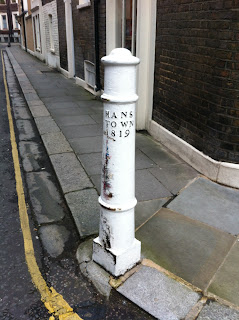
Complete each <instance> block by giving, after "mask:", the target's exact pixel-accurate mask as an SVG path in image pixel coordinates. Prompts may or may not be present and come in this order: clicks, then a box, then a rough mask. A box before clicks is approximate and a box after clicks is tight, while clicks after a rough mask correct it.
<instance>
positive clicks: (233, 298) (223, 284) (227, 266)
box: [208, 241, 239, 319]
mask: <svg viewBox="0 0 239 320" xmlns="http://www.w3.org/2000/svg"><path fill="white" fill-rule="evenodd" d="M238 266H239V242H238V241H237V242H236V244H235V245H234V247H233V248H232V249H231V251H230V252H229V254H228V256H227V257H226V260H225V261H224V263H223V265H222V266H221V267H220V269H219V270H218V272H217V273H216V276H215V277H214V279H213V281H212V283H211V285H210V287H209V288H208V291H209V292H211V293H213V294H215V295H217V296H219V297H221V298H223V299H225V300H227V301H230V302H231V303H233V304H235V305H237V306H239V294H238V293H239V268H238ZM238 319H239V317H238Z"/></svg>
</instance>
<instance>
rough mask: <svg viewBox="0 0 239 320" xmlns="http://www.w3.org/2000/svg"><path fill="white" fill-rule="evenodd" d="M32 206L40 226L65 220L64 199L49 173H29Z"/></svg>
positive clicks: (28, 181)
mask: <svg viewBox="0 0 239 320" xmlns="http://www.w3.org/2000/svg"><path fill="white" fill-rule="evenodd" d="M26 177H27V185H28V188H29V189H28V190H29V195H30V199H31V204H32V207H33V211H34V214H35V216H36V219H37V222H38V224H42V223H49V222H57V221H60V220H62V219H63V218H64V216H65V214H64V210H63V208H62V207H61V203H62V202H63V199H61V196H60V194H59V192H58V190H57V188H56V186H55V185H54V183H53V182H52V181H51V178H50V174H49V173H47V172H44V171H42V172H30V173H27V176H26Z"/></svg>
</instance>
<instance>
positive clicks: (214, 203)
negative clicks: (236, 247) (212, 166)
mask: <svg viewBox="0 0 239 320" xmlns="http://www.w3.org/2000/svg"><path fill="white" fill-rule="evenodd" d="M168 208H169V209H172V210H175V211H177V212H179V213H181V214H183V215H185V216H188V217H190V218H192V219H197V220H199V221H201V222H204V223H207V224H209V225H211V226H213V227H215V228H218V229H220V230H223V231H226V232H228V233H231V234H233V235H237V234H239V214H238V213H239V190H236V189H232V188H229V187H225V186H221V185H219V184H217V183H215V182H212V181H210V180H208V179H204V178H199V179H197V180H196V181H195V182H194V183H192V184H191V185H190V186H189V187H188V188H186V189H185V190H183V191H182V192H181V193H180V195H179V196H178V197H176V198H175V199H174V200H173V201H172V202H171V203H170V204H169V205H168Z"/></svg>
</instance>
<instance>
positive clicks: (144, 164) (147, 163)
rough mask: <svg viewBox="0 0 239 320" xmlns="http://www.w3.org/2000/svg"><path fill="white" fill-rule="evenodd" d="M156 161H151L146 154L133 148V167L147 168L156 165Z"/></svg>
mask: <svg viewBox="0 0 239 320" xmlns="http://www.w3.org/2000/svg"><path fill="white" fill-rule="evenodd" d="M156 166H157V165H156V163H155V162H154V161H152V160H151V159H150V158H149V157H148V156H147V155H146V154H144V153H143V152H142V151H140V150H139V149H136V150H135V169H136V170H140V169H148V168H153V167H156Z"/></svg>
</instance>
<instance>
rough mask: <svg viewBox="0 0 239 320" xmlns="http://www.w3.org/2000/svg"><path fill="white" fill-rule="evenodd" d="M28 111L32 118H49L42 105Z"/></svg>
mask: <svg viewBox="0 0 239 320" xmlns="http://www.w3.org/2000/svg"><path fill="white" fill-rule="evenodd" d="M30 110H31V113H32V115H33V117H34V118H38V117H48V116H50V113H49V111H48V110H47V108H46V107H45V106H44V105H39V106H32V107H30Z"/></svg>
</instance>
